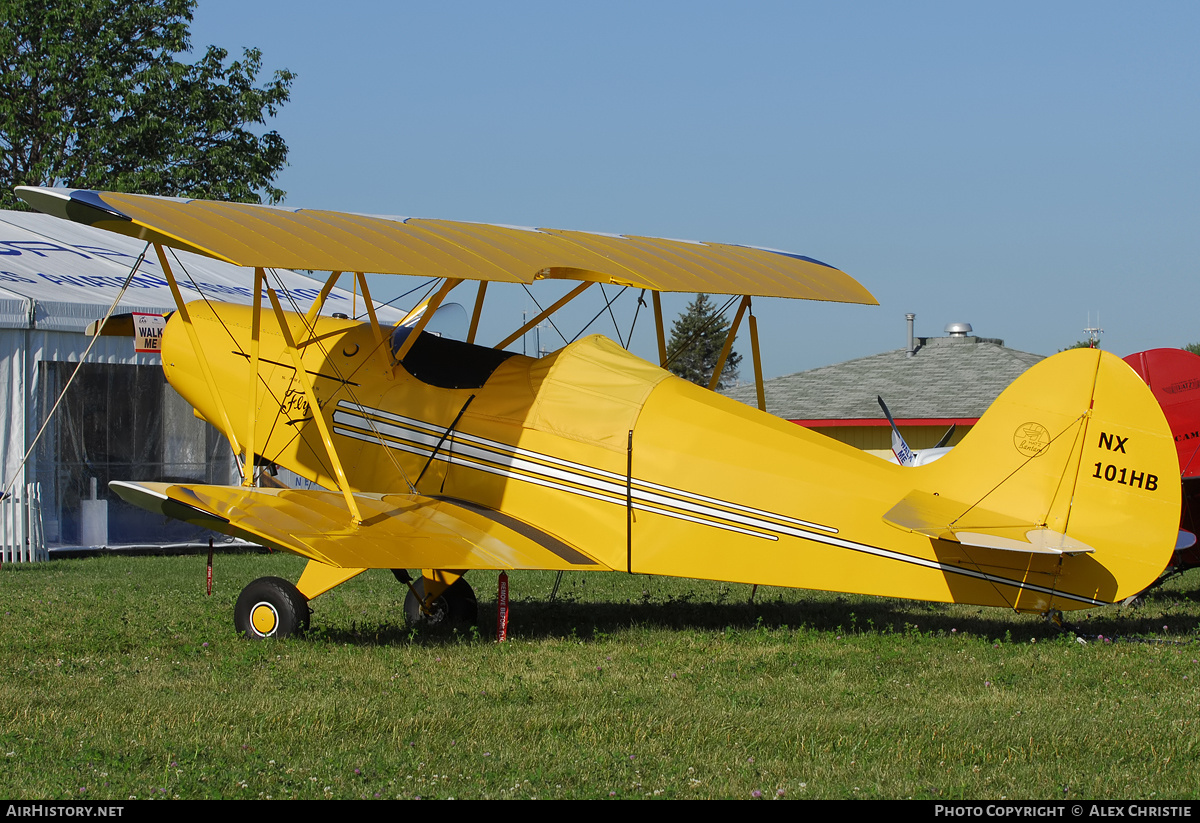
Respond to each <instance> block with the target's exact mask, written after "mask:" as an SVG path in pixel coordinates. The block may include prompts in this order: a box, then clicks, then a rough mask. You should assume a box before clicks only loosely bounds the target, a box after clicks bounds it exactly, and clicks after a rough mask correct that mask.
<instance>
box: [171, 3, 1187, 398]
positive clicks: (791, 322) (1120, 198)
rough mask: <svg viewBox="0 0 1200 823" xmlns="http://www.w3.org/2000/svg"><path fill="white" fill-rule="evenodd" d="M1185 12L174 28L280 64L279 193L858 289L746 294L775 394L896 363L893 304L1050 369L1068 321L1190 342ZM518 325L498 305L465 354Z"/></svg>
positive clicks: (744, 13) (507, 300) (494, 11)
mask: <svg viewBox="0 0 1200 823" xmlns="http://www.w3.org/2000/svg"><path fill="white" fill-rule="evenodd" d="M1198 24H1200V4H1195V3H1184V2H1159V3H1148V4H1119V3H1106V2H1087V3H1081V2H1060V3H1050V4H1047V3H1021V2H1009V3H1004V4H982V3H950V2H946V3H940V2H939V3H931V2H911V3H881V2H880V3H874V2H860V3H826V4H816V3H806V2H790V3H773V2H757V3H756V2H747V3H739V4H733V3H710V2H687V3H684V2H641V3H624V2H605V3H569V2H520V0H514V2H508V3H484V2H441V3H420V4H418V3H407V2H391V3H373V2H344V3H341V4H331V3H313V2H307V0H291V2H275V0H254V1H253V2H245V0H242V2H228V0H200V2H199V6H198V8H197V12H196V18H195V22H194V24H193V27H192V41H193V46H194V47H195V49H196V50H197V51H199V50H200V49H202V48H203V47H204V46H206V45H208V44H216V45H220V46H222V47H224V48H227V49H229V50H230V51H231V52H237V51H238V50H240V49H241V48H242V47H244V46H256V47H258V48H260V49H262V51H263V53H264V64H265V67H266V68H267V69H268V70H270V71H273V70H275V69H277V68H283V67H286V68H288V69H291V70H292V71H295V72H296V73H297V74H298V75H299V76H298V79H297V80H296V82H295V85H294V87H293V94H292V100H291V102H290V103H288V104H287V106H285V107H284V109H283V110H282V111H281V113H280V115H279V116H278V117H277V118H276V119H275V120H273V121H272V122H271V124H270V125H271V127H273V128H275V129H277V130H278V131H279V132H280V133H281V134H282V135H283V136H284V138H285V139H286V140H287V142H288V145H289V146H290V147H291V155H290V165H289V167H288V168H287V169H286V170H285V171H284V172H283V174H282V175H281V176H280V178H279V184H280V186H281V187H282V188H283V189H285V190H286V191H287V192H288V197H287V200H286V203H287V204H288V205H292V206H306V207H320V208H333V209H342V210H346V211H358V212H368V213H386V214H403V215H411V216H419V217H441V218H449V219H459V220H477V221H484V222H496V223H513V224H523V225H537V226H548V227H555V228H569V229H589V230H596V231H614V232H628V233H638V234H647V235H653V236H664V237H683V238H690V239H696V240H714V241H724V242H734V243H743V244H750V245H760V246H770V247H775V248H781V249H787V250H789V251H795V252H799V253H802V254H806V255H810V256H813V257H816V258H817V259H820V260H823V261H826V262H828V263H830V264H832V265H835V266H837V267H839V268H841V269H843V270H844V271H846V272H848V273H849V274H851V275H852V276H854V277H855V278H857V279H858V280H859V281H860V282H862V283H863V284H864V285H865V286H866V287H867V288H868V289H870V290H871V291H872V292H873V293H874V294H875V296H876V297H877V298H878V299H879V301H880V304H881V305H880V306H879V307H862V306H839V305H834V304H825V303H802V302H794V301H778V300H775V301H766V300H764V301H759V302H758V303H756V313H757V314H758V316H759V328H760V333H761V334H762V336H763V344H764V347H765V349H766V351H765V354H764V360H765V370H766V373H767V376H768V377H770V376H775V375H779V374H786V373H790V372H793V371H799V370H802V369H807V368H813V367H816V366H820V365H825V364H828V363H834V362H838V361H841V360H846V359H849V358H852V357H860V356H864V355H868V354H873V353H875V352H878V351H883V350H887V349H894V348H899V347H900V346H902V345H903V344H904V332H905V325H904V314H905V312H915V313H916V314H917V331H918V334H922V335H940V334H942V329H943V327H944V326H945V324H947V323H949V322H954V321H966V322H970V323H972V324H973V325H974V328H975V331H976V333H977V334H980V335H983V336H987V337H1000V338H1003V339H1004V340H1005V341H1006V343H1007V344H1008V345H1010V346H1012V347H1014V348H1018V349H1022V350H1025V351H1032V352H1038V353H1042V354H1050V353H1053V352H1055V351H1057V350H1058V349H1060V348H1062V347H1064V346H1067V345H1069V344H1071V343H1073V342H1074V341H1075V340H1078V339H1080V338H1082V337H1083V336H1084V333H1083V331H1082V330H1083V328H1084V327H1085V326H1086V325H1087V321H1088V315H1089V313H1090V315H1091V319H1092V321H1093V324H1094V323H1095V321H1096V317H1097V315H1098V316H1099V325H1100V326H1102V327H1103V328H1104V329H1105V334H1104V335H1103V337H1102V345H1103V347H1104V348H1106V349H1108V350H1110V351H1113V352H1115V353H1117V354H1120V355H1125V354H1129V353H1131V352H1134V351H1140V350H1143V349H1147V348H1155V347H1159V346H1180V345H1183V344H1186V343H1189V342H1194V341H1200V328H1198V324H1197V323H1196V321H1195V317H1196V310H1195V307H1196V303H1195V301H1196V297H1197V292H1198V291H1200V277H1198V276H1197V275H1198V274H1200V271H1198V269H1200V266H1198V263H1197V261H1198V260H1200V221H1198V219H1197V218H1198V217H1200V187H1198V185H1197V184H1198V182H1200V180H1198V175H1197V163H1198V158H1200V151H1198V149H1200V145H1198V139H1197V137H1198V122H1197V121H1198V119H1200V105H1198V103H1200V100H1198V94H1197V92H1198V88H1200V73H1198V69H1200V49H1197V48H1196V42H1197V41H1198V39H1200V25H1198ZM395 280H396V279H392V278H389V281H390V282H389V283H388V284H381V285H380V286H379V288H384V289H390V290H391V291H390V293H389V295H388V296H391V295H392V294H395V293H397V292H396V289H398V288H399V287H398V286H397V285H395ZM547 293H548V292H547ZM456 294H457V293H456ZM535 296H537V297H538V299H539V300H542V301H543V302H545V299H546V298H545V295H544V294H542V293H537V292H535ZM469 297H470V295H469V294H467V293H462V294H458V299H460V300H463V301H467V300H469ZM489 297H491V293H490V292H489ZM632 298H633V295H625V296H624V297H623V298H622V299H621V303H618V306H621V304H622V303H623V304H624V307H623V308H624V310H625V314H624V315H623V316H624V318H626V319H625V321H623V322H624V324H625V326H626V327H627V323H628V319H629V318H631V317H632V310H633V299H632ZM593 299H595V298H593ZM685 303H686V298H684V297H676V298H674V299H672V300H670V301H668V302H667V312H668V314H669V315H674V314H675V313H677V312H678V311H679V310H680V309H681V308H682V307H683V305H684V304H685ZM532 308H533V307H532V303H531V301H530V300H529V298H527V297H526V296H525V295H524V294H523V293H519V292H516V293H510V294H508V295H505V296H502V297H501V298H500V299H497V300H496V301H495V302H494V303H492V304H491V305H490V306H489V314H490V320H489V324H487V325H485V326H484V334H483V338H484V341H490V342H494V339H498V338H499V337H501V336H503V334H504V333H505V332H506V331H508V330H510V329H511V328H512V327H514V326H515V325H516V323H517V322H519V318H520V314H521V312H522V311H527V310H532ZM598 308H599V305H598V304H595V303H591V302H589V303H588V305H587V306H585V307H581V308H580V309H579V310H578V311H577V312H576V315H577V317H564V326H568V325H572V324H573V326H574V328H573V329H572V330H571V331H568V330H567V328H565V327H564V328H563V331H564V332H567V336H568V337H569V336H571V334H572V332H573V331H575V330H578V327H579V326H581V325H582V323H583V322H584V321H585V320H586V319H587V318H590V317H591V315H592V314H594V313H595V312H596V310H597V309H598ZM578 318H582V319H578ZM648 320H649V318H648V316H647V315H646V314H644V313H643V314H642V316H641V317H640V318H639V321H638V325H639V334H638V336H637V337H636V338H635V341H634V345H633V350H634V351H635V352H637V353H639V354H642V355H643V356H647V357H653V352H654V349H653V337H652V326H651V324H650V323H649V322H647V321H648ZM593 330H598V331H601V332H604V333H607V334H609V335H610V336H613V332H612V326H611V324H610V325H608V326H607V327H605V326H599V325H598V326H596V327H594V328H593ZM625 330H626V329H625V328H623V329H622V333H624V331H625ZM489 334H490V338H489ZM543 338H544V343H545V345H546V346H547V348H556V347H557V346H558V345H561V342H560V341H558V340H557V337H556V336H555V335H554V333H553V332H552V331H551V330H549V329H547V330H545V331H544V332H543ZM738 348H739V349H740V350H741V351H742V353H743V355H745V356H747V361H746V363H747V366H748V355H749V343H748V340H747V339H746V338H745V336H744V335H743V336H742V337H740V338H739V345H738ZM749 376H750V375H749V371H748V369H744V370H743V377H744V378H747V377H749Z"/></svg>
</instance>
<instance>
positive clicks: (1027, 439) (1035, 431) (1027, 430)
mask: <svg viewBox="0 0 1200 823" xmlns="http://www.w3.org/2000/svg"><path fill="white" fill-rule="evenodd" d="M1013 445H1014V446H1015V447H1016V449H1017V451H1019V452H1020V453H1021V454H1023V455H1025V456H1026V457H1037V456H1038V455H1039V454H1041V453H1042V452H1043V451H1044V450H1045V449H1046V447H1047V446H1049V445H1050V432H1049V431H1048V430H1047V429H1046V427H1045V426H1043V425H1042V424H1041V423H1022V424H1021V425H1019V426H1017V430H1016V431H1015V432H1013Z"/></svg>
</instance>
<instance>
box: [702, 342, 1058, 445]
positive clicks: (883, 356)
mask: <svg viewBox="0 0 1200 823" xmlns="http://www.w3.org/2000/svg"><path fill="white" fill-rule="evenodd" d="M946 330H947V332H949V333H950V334H949V336H946V337H910V339H911V341H912V342H911V343H910V345H909V347H906V348H903V349H897V350H895V351H889V352H882V353H880V354H873V355H870V356H868V357H860V358H858V359H857V360H848V361H846V362H844V363H837V364H834V365H832V366H823V367H821V368H817V369H811V370H810V371H805V372H799V373H797V374H789V375H786V376H784V377H777V378H775V379H773V380H767V381H764V384H763V388H764V390H765V395H766V404H767V411H769V412H770V413H771V414H774V415H777V416H779V417H783V418H786V419H787V420H791V421H792V422H794V423H799V424H800V425H803V426H807V427H809V428H817V429H820V430H821V431H822V433H823V434H827V435H829V436H830V437H834V438H836V439H838V440H841V441H843V442H845V443H849V444H850V445H853V446H857V447H858V448H862V449H888V448H890V444H891V437H890V427H889V426H888V423H887V420H886V418H885V417H884V416H883V412H882V411H881V410H880V408H879V403H878V401H877V400H876V397H877V396H880V397H883V399H884V401H885V402H886V403H887V405H888V408H889V410H890V411H891V412H892V416H893V417H894V418H895V419H896V423H897V425H898V426H899V427H900V430H901V432H902V433H903V434H904V437H905V439H906V440H907V441H908V443H909V445H910V446H912V447H913V448H914V449H923V448H929V447H930V446H933V445H934V444H936V443H937V441H938V440H939V439H940V438H941V437H942V435H943V434H945V432H946V430H947V429H948V428H949V427H950V426H951V425H955V426H956V427H957V428H956V430H955V434H954V437H953V439H952V440H951V442H952V443H957V442H958V441H959V440H960V439H961V438H962V436H963V435H964V434H965V433H966V432H967V431H968V430H969V429H970V427H971V426H972V425H974V424H975V423H976V422H977V421H978V420H979V417H980V416H981V415H982V414H983V412H984V411H985V410H986V409H987V408H988V406H990V405H991V404H992V401H994V400H995V399H996V397H997V396H999V394H1000V392H1002V391H1003V390H1004V389H1005V388H1007V387H1008V385H1009V384H1010V383H1012V382H1013V381H1014V380H1016V379H1017V377H1019V376H1020V375H1021V374H1022V373H1024V371H1025V370H1026V369H1028V368H1029V367H1030V366H1032V365H1033V364H1034V363H1037V362H1038V361H1039V360H1042V359H1043V356H1042V355H1040V354H1030V353H1029V352H1023V351H1017V350H1016V349H1010V348H1007V347H1006V346H1005V345H1004V341H1003V340H998V339H995V338H988V337H978V336H975V335H973V334H971V333H970V332H971V331H972V329H971V326H970V324H967V323H961V324H960V323H954V324H950V325H949V326H947V327H946ZM726 394H727V395H728V396H729V397H732V398H734V399H735V400H740V401H741V402H743V403H746V404H748V405H751V406H753V405H756V404H757V399H756V393H755V388H754V386H753V385H748V386H739V387H737V388H735V389H731V390H730V391H728V392H726Z"/></svg>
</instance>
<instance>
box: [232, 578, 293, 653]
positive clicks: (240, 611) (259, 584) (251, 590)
mask: <svg viewBox="0 0 1200 823" xmlns="http://www.w3.org/2000/svg"><path fill="white" fill-rule="evenodd" d="M309 614H310V610H309V608H308V600H307V599H305V597H304V595H302V594H300V592H299V591H298V590H297V589H296V587H295V586H293V585H292V584H291V583H289V582H287V581H286V580H284V579H282V578H280V577H260V578H259V579H258V580H255V581H254V582H253V583H251V584H250V585H249V586H247V587H246V588H244V589H242V593H241V595H240V596H239V597H238V600H237V606H235V607H234V610H233V625H234V626H235V627H237V630H238V633H239V634H243V635H245V636H246V637H248V638H250V639H251V640H262V639H264V638H267V637H290V636H291V635H294V634H303V633H304V632H305V630H307V629H308V617H309Z"/></svg>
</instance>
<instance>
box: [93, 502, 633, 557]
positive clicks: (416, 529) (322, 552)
mask: <svg viewBox="0 0 1200 823" xmlns="http://www.w3.org/2000/svg"><path fill="white" fill-rule="evenodd" d="M112 489H113V491H115V492H116V493H117V494H119V495H120V496H121V497H122V498H123V499H124V500H125V501H127V502H129V503H132V504H134V505H135V506H139V507H141V508H144V509H148V510H150V511H154V512H159V513H161V514H164V515H167V516H169V517H173V518H176V519H179V520H184V521H187V522H189V523H194V524H196V525H199V526H203V527H204V528H208V529H212V530H214V531H219V532H221V533H222V534H228V535H231V536H233V537H241V538H245V539H248V540H251V541H255V542H257V541H262V542H264V543H266V544H267V545H269V546H272V547H274V548H278V549H281V550H283V551H287V552H291V553H293V554H298V555H301V556H302V557H307V558H308V559H310V560H315V561H317V562H318V563H323V564H325V565H328V566H334V567H337V568H345V569H352V568H358V569H380V568H382V569H422V568H425V569H464V570H465V569H552V570H554V569H583V570H593V571H601V570H604V571H607V570H608V569H609V567H608V566H606V565H604V564H602V563H599V562H597V561H596V560H594V559H593V558H591V557H590V556H588V555H586V554H584V553H583V552H581V551H579V550H578V549H576V548H574V547H573V546H570V545H568V544H566V543H564V542H563V541H561V540H559V539H557V538H555V537H553V536H552V535H549V534H546V533H545V532H542V531H539V530H538V529H535V528H533V527H532V526H529V525H528V524H526V523H524V522H522V521H520V520H517V519H515V518H512V517H509V516H508V515H505V514H502V513H500V512H496V511H492V510H490V509H486V508H483V507H481V506H476V505H474V504H471V503H467V502H465V501H456V500H451V499H448V498H435V497H426V496H424V495H418V494H411V495H409V494H361V493H359V494H355V495H354V498H355V501H356V502H357V504H358V506H359V510H360V512H361V513H362V517H363V522H362V523H354V522H353V520H352V518H351V515H350V512H349V511H348V510H347V508H346V504H345V502H344V500H343V498H342V495H341V494H339V493H338V492H329V491H323V490H301V489H268V488H254V487H242V486H206V485H191V484H178V485H173V484H169V483H127V482H114V483H112Z"/></svg>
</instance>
